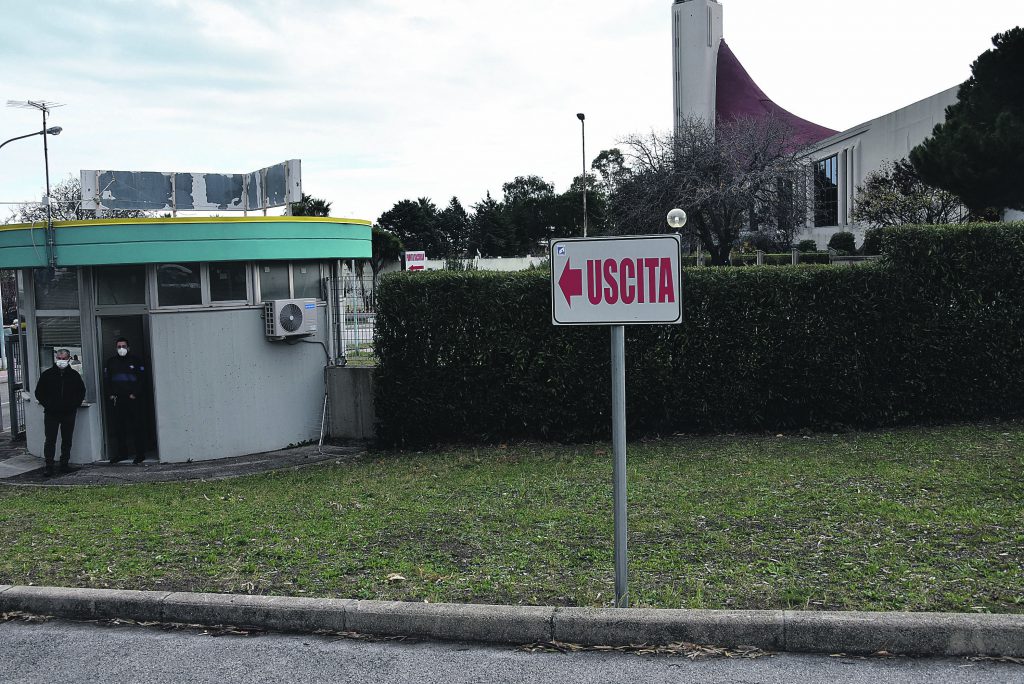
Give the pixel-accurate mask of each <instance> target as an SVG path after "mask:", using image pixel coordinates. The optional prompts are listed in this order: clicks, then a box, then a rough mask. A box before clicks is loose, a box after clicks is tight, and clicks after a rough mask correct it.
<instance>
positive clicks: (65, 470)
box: [57, 463, 78, 475]
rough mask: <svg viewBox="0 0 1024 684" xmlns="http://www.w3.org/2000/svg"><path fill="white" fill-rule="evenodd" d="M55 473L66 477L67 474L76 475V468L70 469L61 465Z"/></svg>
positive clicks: (65, 464)
mask: <svg viewBox="0 0 1024 684" xmlns="http://www.w3.org/2000/svg"><path fill="white" fill-rule="evenodd" d="M57 472H58V473H60V474H61V475H67V474H68V473H77V472H78V468H72V467H71V466H70V465H68V464H67V463H61V464H60V467H59V468H58V469H57Z"/></svg>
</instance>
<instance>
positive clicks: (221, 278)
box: [210, 261, 249, 302]
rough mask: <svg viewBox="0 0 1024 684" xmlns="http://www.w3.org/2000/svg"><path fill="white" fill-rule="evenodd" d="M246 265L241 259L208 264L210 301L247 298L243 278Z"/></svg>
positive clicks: (244, 299)
mask: <svg viewBox="0 0 1024 684" xmlns="http://www.w3.org/2000/svg"><path fill="white" fill-rule="evenodd" d="M245 273H246V267H245V263H244V262H241V261H220V262H214V263H211V264H210V301H212V302H239V301H246V300H248V299H249V288H248V287H247V283H246V279H245Z"/></svg>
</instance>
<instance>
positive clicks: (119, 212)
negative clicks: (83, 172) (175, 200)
mask: <svg viewBox="0 0 1024 684" xmlns="http://www.w3.org/2000/svg"><path fill="white" fill-rule="evenodd" d="M50 214H51V218H52V219H53V220H54V221H82V220H85V219H90V218H93V212H92V211H91V210H89V211H86V210H84V209H82V181H80V180H79V179H77V178H75V177H74V176H68V177H67V178H65V179H64V180H62V181H60V182H59V183H57V184H56V185H54V186H53V187H51V188H50ZM153 214H154V212H151V211H141V210H137V209H114V210H111V209H107V210H105V211H104V216H105V217H106V218H147V217H149V216H153ZM7 223H46V205H45V204H42V203H41V202H29V203H26V204H21V205H18V207H17V208H15V209H13V210H12V212H11V215H10V217H8V219H7Z"/></svg>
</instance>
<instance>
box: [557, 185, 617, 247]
mask: <svg viewBox="0 0 1024 684" xmlns="http://www.w3.org/2000/svg"><path fill="white" fill-rule="evenodd" d="M607 206H608V199H607V196H606V195H605V193H604V190H603V188H602V186H601V184H600V181H599V180H598V179H597V177H596V176H595V175H594V174H592V173H588V174H587V235H588V236H590V235H604V234H605V233H607V232H608V231H607V218H608V212H607ZM551 224H552V228H553V230H552V233H553V234H554V237H582V236H583V175H582V174H580V175H579V176H576V177H575V178H573V179H572V183H571V184H570V185H569V189H568V190H566V191H565V192H563V193H562V194H561V195H559V196H558V199H557V200H556V202H555V210H554V212H553V214H552V220H551Z"/></svg>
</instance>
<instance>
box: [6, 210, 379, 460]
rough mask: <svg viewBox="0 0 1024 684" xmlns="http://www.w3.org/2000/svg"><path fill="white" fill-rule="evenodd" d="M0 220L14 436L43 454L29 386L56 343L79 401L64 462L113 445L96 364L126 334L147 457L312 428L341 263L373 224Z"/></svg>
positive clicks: (367, 239)
mask: <svg viewBox="0 0 1024 684" xmlns="http://www.w3.org/2000/svg"><path fill="white" fill-rule="evenodd" d="M47 237H48V236H47V231H46V229H45V227H44V226H40V225H39V224H31V225H30V224H21V225H7V226H2V227H0V268H8V269H17V287H18V298H19V309H20V311H21V312H22V316H23V323H24V328H23V335H22V336H21V337H20V339H19V342H20V343H21V345H22V347H21V350H20V352H21V353H20V358H21V359H23V360H24V364H23V366H22V367H21V376H20V382H21V385H20V387H21V391H20V392H19V397H18V398H19V400H20V401H22V406H23V415H24V423H25V430H26V437H27V447H28V450H29V451H30V453H32V454H34V455H36V456H41V455H42V449H43V412H42V409H41V407H40V406H39V405H38V403H37V402H36V401H35V399H34V398H33V397H32V391H34V389H35V383H36V381H37V380H38V378H39V374H40V373H41V372H42V371H43V370H45V369H46V368H48V367H49V366H50V365H52V363H53V354H54V351H55V350H57V349H68V350H69V351H70V352H71V356H72V367H73V368H74V369H75V370H77V371H78V372H80V373H81V374H82V378H83V380H84V381H85V385H86V399H85V402H84V403H83V405H82V407H81V408H80V409H79V413H78V419H77V424H76V427H75V439H74V448H73V450H72V456H71V460H72V462H73V463H89V462H93V461H99V460H105V459H109V458H110V457H111V456H112V455H115V453H116V452H115V451H114V449H115V445H114V444H113V442H112V439H111V437H112V435H111V428H112V425H111V423H112V420H111V416H110V413H111V411H110V407H109V405H108V402H107V401H105V395H104V391H103V366H104V362H105V361H106V360H107V359H108V358H110V357H111V356H113V355H114V353H115V352H114V341H115V340H116V339H117V338H119V337H124V338H127V339H128V341H129V345H130V348H131V353H132V354H134V355H136V356H138V357H141V358H142V359H143V361H144V363H145V365H146V366H147V368H148V369H149V373H148V375H149V383H148V387H147V391H146V393H145V394H146V396H145V397H144V398H143V402H144V408H145V410H144V411H143V414H144V421H145V425H146V433H147V434H148V438H149V445H148V447H149V454H148V458H151V459H152V458H154V457H158V458H159V460H160V461H162V462H176V461H198V460H206V459H215V458H224V457H228V456H237V455H242V454H250V453H257V452H263V451H272V450H274V449H279V448H283V447H286V446H288V445H291V444H298V443H302V442H307V441H309V440H315V439H317V437H318V435H319V432H320V429H321V421H322V416H323V408H324V398H325V391H326V389H325V366H327V365H328V364H329V362H330V361H331V360H332V359H335V358H337V357H338V356H340V354H341V352H340V350H339V349H338V347H339V343H340V336H339V335H335V334H332V331H333V330H336V329H337V328H338V326H339V325H340V317H341V312H340V310H339V309H338V306H337V298H336V297H332V296H331V293H332V292H334V291H335V286H334V284H335V283H336V282H337V281H338V279H339V278H340V268H341V263H340V262H341V260H343V259H363V258H368V257H369V256H370V254H371V233H370V223H369V222H368V221H361V220H357V219H335V218H320V217H292V216H280V217H264V216H259V217H241V218H220V217H216V218H205V217H204V218H160V219H97V220H91V221H70V222H57V223H54V229H53V233H52V235H51V240H50V241H49V242H48V240H47Z"/></svg>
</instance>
